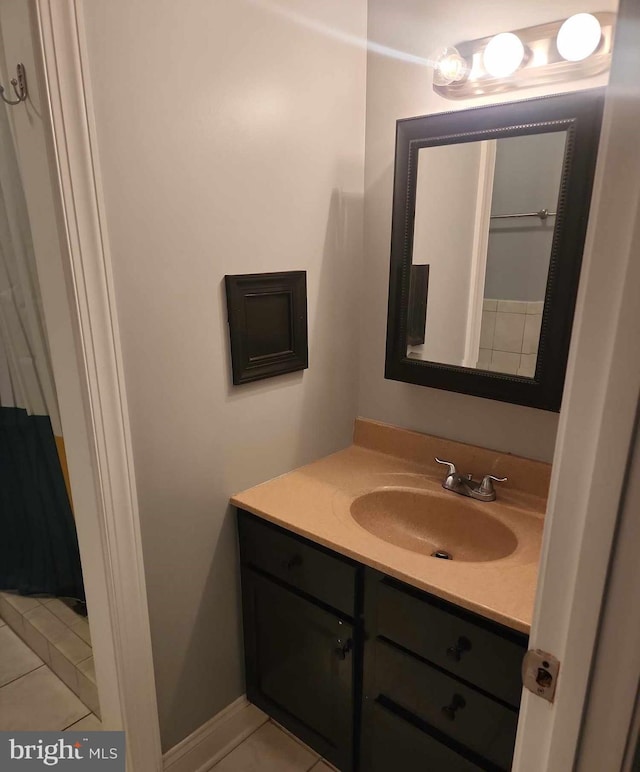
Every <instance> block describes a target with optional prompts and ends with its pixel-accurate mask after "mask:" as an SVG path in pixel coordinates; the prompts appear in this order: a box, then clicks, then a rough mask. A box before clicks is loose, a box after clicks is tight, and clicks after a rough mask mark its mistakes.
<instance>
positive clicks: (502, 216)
mask: <svg viewBox="0 0 640 772" xmlns="http://www.w3.org/2000/svg"><path fill="white" fill-rule="evenodd" d="M555 216H556V213H555V212H550V211H549V210H548V209H540V210H539V211H538V212H522V213H521V214H492V215H491V219H492V220H507V219H509V218H511V217H539V218H540V219H541V220H542V221H544V220H546V219H547V217H555Z"/></svg>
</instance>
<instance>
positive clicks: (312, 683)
mask: <svg viewBox="0 0 640 772" xmlns="http://www.w3.org/2000/svg"><path fill="white" fill-rule="evenodd" d="M436 446H437V447H438V448H439V449H440V453H441V454H442V455H446V456H447V457H452V458H455V459H456V461H458V463H459V465H460V467H462V468H465V469H468V471H469V472H470V473H473V474H474V476H479V475H480V474H482V473H484V472H491V473H496V474H497V473H502V474H504V476H508V477H510V479H512V480H513V481H514V484H513V486H512V487H507V485H508V483H507V484H505V487H504V488H503V489H501V490H499V491H498V500H497V501H496V502H491V503H489V504H487V503H484V502H473V501H470V500H468V499H465V498H464V497H462V496H458V495H456V494H454V493H450V492H448V491H443V490H442V488H441V478H442V473H441V471H440V468H439V467H438V465H437V464H436V463H435V462H433V461H432V460H431V458H432V450H433V448H434V447H436ZM498 466H499V467H500V468H498ZM518 484H520V485H521V489H520V490H518V488H517V487H516V485H518ZM547 485H548V466H547V465H546V464H541V463H539V462H534V461H528V460H526V459H519V458H516V457H513V456H507V455H502V454H498V453H495V452H493V451H487V450H485V449H481V448H473V447H471V446H468V445H462V444H458V443H451V442H449V441H445V440H440V439H437V438H432V437H427V436H426V435H418V434H415V433H413V432H407V431H404V430H400V429H395V428H393V427H387V426H384V425H382V424H376V423H375V422H369V421H360V420H358V421H357V422H356V431H355V441H354V445H352V446H351V447H350V448H348V449H347V450H345V451H341V452H340V453H337V454H334V455H333V456H329V457H328V458H326V459H322V460H320V461H318V462H316V463H314V464H310V465H309V466H307V467H302V468H301V469H299V470H296V471H294V472H291V473H290V474H288V475H284V476H283V477H280V478H277V479H276V480H272V481H269V482H267V483H264V484H263V485H260V486H256V487H255V488H252V489H250V490H249V491H245V492H243V493H241V494H238V495H237V496H235V497H233V499H232V502H233V503H234V504H235V505H236V506H237V507H238V529H239V540H240V556H241V572H242V598H243V619H244V635H245V660H246V680H247V697H248V699H249V700H250V701H251V702H253V703H254V704H255V705H257V706H258V707H260V708H261V709H262V710H264V711H265V712H266V713H268V714H269V715H270V716H272V717H273V718H274V719H275V720H276V721H278V722H280V723H281V724H282V725H283V726H285V727H286V728H287V729H289V730H290V731H291V732H293V733H294V734H295V735H296V736H297V737H299V738H300V739H301V740H302V741H304V742H305V743H307V744H308V745H309V746H311V747H312V748H314V749H315V750H316V751H317V752H318V753H320V754H321V755H322V756H323V757H324V758H326V759H327V760H328V761H330V762H331V763H333V764H334V765H336V766H337V767H338V768H339V769H340V770H345V771H347V770H362V771H363V772H364V771H365V770H366V771H370V770H371V771H374V772H388V771H389V770H393V769H402V770H403V772H405V771H406V772H411V771H412V770H416V771H417V770H420V771H421V772H422V770H425V769H429V770H443V772H444V771H445V770H446V772H458V771H459V772H467V771H468V772H471V771H472V770H508V769H510V766H511V759H512V755H513V746H514V741H515V734H516V726H517V720H518V707H519V704H520V696H521V689H522V681H521V674H520V668H521V663H522V658H523V656H524V654H525V652H526V646H527V633H528V629H529V625H530V619H531V613H532V606H533V594H534V591H535V580H536V573H537V562H538V555H539V549H540V536H541V531H542V522H543V512H544V501H545V498H544V497H545V495H546V486H547ZM394 507H398V509H394ZM365 511H366V512H368V513H372V514H371V515H370V516H369V519H367V518H366V517H364V516H363V512H365ZM430 513H431V514H430ZM455 513H457V514H455ZM396 515H398V516H396ZM403 518H404V519H403ZM474 519H475V520H477V523H479V527H478V526H477V525H476V524H474ZM422 523H425V527H424V528H422ZM466 526H468V527H466ZM492 529H493V530H492ZM508 536H510V537H511V538H508ZM496 542H497V545H496ZM483 544H484V545H485V546H484V547H483ZM436 548H439V549H436ZM445 549H446V551H448V552H449V553H450V554H451V556H452V559H451V560H443V559H437V558H435V557H432V556H431V554H432V552H438V551H440V550H441V551H445Z"/></svg>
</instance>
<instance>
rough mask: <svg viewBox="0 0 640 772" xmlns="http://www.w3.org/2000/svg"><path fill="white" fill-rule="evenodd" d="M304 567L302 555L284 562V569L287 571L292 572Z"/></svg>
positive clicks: (294, 556)
mask: <svg viewBox="0 0 640 772" xmlns="http://www.w3.org/2000/svg"><path fill="white" fill-rule="evenodd" d="M301 565H302V558H301V557H300V555H293V556H292V557H290V558H289V560H285V561H284V567H285V568H286V569H287V571H292V570H293V569H294V568H298V567H299V566H301Z"/></svg>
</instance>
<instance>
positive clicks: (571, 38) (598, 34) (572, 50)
mask: <svg viewBox="0 0 640 772" xmlns="http://www.w3.org/2000/svg"><path fill="white" fill-rule="evenodd" d="M601 40H602V26H601V25H600V22H599V21H598V20H597V19H596V17H595V16H594V15H593V14H591V13H576V14H575V15H574V16H571V17H569V18H568V19H567V20H566V21H565V22H564V24H563V25H562V27H560V31H559V32H558V37H557V39H556V45H557V46H558V53H559V54H560V56H561V57H562V58H563V59H566V60H567V61H568V62H581V61H582V60H583V59H586V58H587V57H588V56H591V54H592V53H593V52H594V51H595V50H596V48H597V47H598V46H599V45H600V41H601Z"/></svg>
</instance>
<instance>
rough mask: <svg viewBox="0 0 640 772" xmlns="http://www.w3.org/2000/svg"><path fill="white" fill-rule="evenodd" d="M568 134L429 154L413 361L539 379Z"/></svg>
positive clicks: (421, 208) (415, 265) (417, 231)
mask: <svg viewBox="0 0 640 772" xmlns="http://www.w3.org/2000/svg"><path fill="white" fill-rule="evenodd" d="M565 145H566V132H565V131H555V132H549V133H543V134H530V135H523V136H517V137H505V138H500V139H497V140H496V139H493V140H484V141H481V142H467V143H464V144H457V145H439V146H432V147H424V148H421V149H420V151H419V153H418V170H417V185H416V207H415V221H414V234H413V252H412V266H411V281H410V294H409V308H408V318H407V333H408V334H407V356H408V357H409V358H414V359H422V360H425V361H430V362H438V363H443V364H448V365H461V366H464V367H471V368H477V369H481V370H489V371H492V372H501V373H508V374H512V375H519V376H523V377H527V378H533V377H534V375H535V369H536V362H537V354H538V341H539V337H540V325H541V320H542V310H543V307H544V299H545V292H546V285H547V276H548V272H549V260H550V256H551V249H552V242H553V233H554V226H555V222H556V211H557V205H558V196H559V192H560V181H561V177H562V169H563V163H564V155H565Z"/></svg>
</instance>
